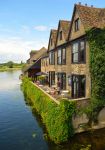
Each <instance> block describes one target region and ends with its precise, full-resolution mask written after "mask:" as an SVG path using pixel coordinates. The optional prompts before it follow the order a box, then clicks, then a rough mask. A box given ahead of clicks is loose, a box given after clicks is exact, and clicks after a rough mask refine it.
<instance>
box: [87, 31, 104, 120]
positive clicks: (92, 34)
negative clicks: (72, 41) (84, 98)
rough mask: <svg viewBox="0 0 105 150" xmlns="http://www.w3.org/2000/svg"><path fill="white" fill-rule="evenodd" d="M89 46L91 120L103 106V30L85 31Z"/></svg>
mask: <svg viewBox="0 0 105 150" xmlns="http://www.w3.org/2000/svg"><path fill="white" fill-rule="evenodd" d="M87 39H88V42H89V46H90V73H91V83H92V84H91V88H92V96H91V102H92V104H91V110H92V115H93V118H94V117H95V116H96V114H97V113H98V112H99V111H100V110H101V109H102V107H103V106H104V105H105V29H92V30H89V31H87Z"/></svg>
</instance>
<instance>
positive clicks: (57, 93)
mask: <svg viewBox="0 0 105 150" xmlns="http://www.w3.org/2000/svg"><path fill="white" fill-rule="evenodd" d="M34 83H35V84H36V85H37V86H39V87H40V88H41V89H42V90H44V91H45V92H46V93H48V94H49V95H51V96H52V97H53V98H55V99H56V100H58V101H59V100H61V99H64V98H65V99H71V97H70V93H69V91H68V90H59V89H58V88H57V87H56V86H55V85H53V86H52V87H49V85H48V83H44V82H40V81H38V80H37V81H36V82H34ZM42 83H43V84H42Z"/></svg>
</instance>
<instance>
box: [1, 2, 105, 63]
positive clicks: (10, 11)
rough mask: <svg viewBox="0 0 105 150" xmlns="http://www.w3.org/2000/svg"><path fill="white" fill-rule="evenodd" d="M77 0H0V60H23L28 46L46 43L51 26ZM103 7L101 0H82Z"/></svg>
mask: <svg viewBox="0 0 105 150" xmlns="http://www.w3.org/2000/svg"><path fill="white" fill-rule="evenodd" d="M78 2H79V1H77V0H0V63H1V62H6V61H9V60H13V61H16V62H19V61H21V60H23V61H25V60H26V59H28V57H29V52H30V50H31V49H36V50H37V49H40V48H41V47H42V46H45V47H47V45H48V38H49V34H50V29H51V28H57V25H58V21H59V19H63V20H70V19H71V16H72V12H73V7H74V4H75V3H78ZM80 2H81V3H82V4H83V5H85V3H87V4H88V5H89V6H90V5H94V7H102V8H103V7H105V2H104V0H81V1H80Z"/></svg>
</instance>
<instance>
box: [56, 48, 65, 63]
mask: <svg viewBox="0 0 105 150" xmlns="http://www.w3.org/2000/svg"><path fill="white" fill-rule="evenodd" d="M63 50H65V54H64V55H65V59H64V60H65V61H63ZM59 51H61V57H60V58H61V63H59V61H58V60H59V57H58V56H59V55H58V53H59ZM57 65H66V48H65V47H63V48H60V49H58V50H57Z"/></svg>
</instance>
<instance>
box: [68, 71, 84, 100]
mask: <svg viewBox="0 0 105 150" xmlns="http://www.w3.org/2000/svg"><path fill="white" fill-rule="evenodd" d="M71 77H72V82H71V85H72V88H71V89H72V98H82V97H86V75H78V74H72V75H71ZM73 78H75V79H78V82H77V81H76V82H75V81H73ZM83 79H85V81H84V86H85V88H84V91H82V80H83ZM74 83H76V84H75V85H76V89H75V90H76V93H75V94H74ZM77 86H78V87H77ZM83 93H84V94H83Z"/></svg>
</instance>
